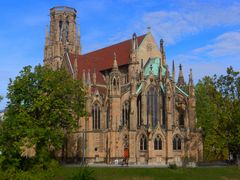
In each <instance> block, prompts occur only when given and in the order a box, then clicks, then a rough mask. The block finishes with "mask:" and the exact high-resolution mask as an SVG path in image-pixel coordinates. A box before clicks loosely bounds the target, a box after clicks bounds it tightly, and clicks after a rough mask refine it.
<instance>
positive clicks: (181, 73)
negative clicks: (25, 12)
mask: <svg viewBox="0 0 240 180" xmlns="http://www.w3.org/2000/svg"><path fill="white" fill-rule="evenodd" d="M177 84H178V86H180V87H181V86H184V85H185V81H184V77H183V71H182V65H181V64H180V65H179V76H178V83H177Z"/></svg>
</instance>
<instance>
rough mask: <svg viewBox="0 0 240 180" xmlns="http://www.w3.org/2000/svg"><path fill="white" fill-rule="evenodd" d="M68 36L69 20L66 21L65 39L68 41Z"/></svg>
mask: <svg viewBox="0 0 240 180" xmlns="http://www.w3.org/2000/svg"><path fill="white" fill-rule="evenodd" d="M68 38H69V21H68V20H67V22H66V41H67V42H68Z"/></svg>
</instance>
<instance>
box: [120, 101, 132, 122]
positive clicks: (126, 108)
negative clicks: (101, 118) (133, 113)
mask: <svg viewBox="0 0 240 180" xmlns="http://www.w3.org/2000/svg"><path fill="white" fill-rule="evenodd" d="M129 119H130V104H129V101H126V102H125V103H123V105H122V125H123V126H129Z"/></svg>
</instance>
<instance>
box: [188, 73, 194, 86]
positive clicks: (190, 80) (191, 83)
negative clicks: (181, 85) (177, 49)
mask: <svg viewBox="0 0 240 180" xmlns="http://www.w3.org/2000/svg"><path fill="white" fill-rule="evenodd" d="M188 85H189V86H193V76H192V69H190V74H189V82H188Z"/></svg>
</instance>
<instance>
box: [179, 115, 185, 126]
mask: <svg viewBox="0 0 240 180" xmlns="http://www.w3.org/2000/svg"><path fill="white" fill-rule="evenodd" d="M179 126H181V127H184V112H179Z"/></svg>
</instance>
